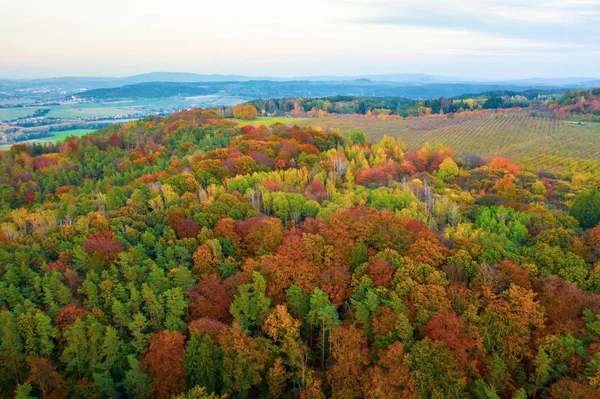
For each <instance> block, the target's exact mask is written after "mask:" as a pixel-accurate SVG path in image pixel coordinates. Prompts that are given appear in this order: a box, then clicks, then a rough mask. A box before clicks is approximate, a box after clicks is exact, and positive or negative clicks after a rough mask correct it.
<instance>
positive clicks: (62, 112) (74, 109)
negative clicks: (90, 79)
mask: <svg viewBox="0 0 600 399" xmlns="http://www.w3.org/2000/svg"><path fill="white" fill-rule="evenodd" d="M247 100H248V99H247V98H244V97H233V96H223V95H209V96H196V97H185V98H183V97H182V98H160V99H147V100H145V99H141V100H122V101H113V102H86V103H73V104H62V105H50V106H45V107H26V108H0V121H12V120H15V119H17V118H22V117H26V116H32V115H33V114H34V113H35V111H36V110H37V109H38V108H48V109H50V112H48V114H46V116H47V117H53V118H67V119H68V118H85V117H98V116H117V115H127V114H131V113H135V112H158V111H162V110H172V109H181V108H187V107H212V106H215V105H226V106H233V105H236V104H240V103H243V102H246V101H247Z"/></svg>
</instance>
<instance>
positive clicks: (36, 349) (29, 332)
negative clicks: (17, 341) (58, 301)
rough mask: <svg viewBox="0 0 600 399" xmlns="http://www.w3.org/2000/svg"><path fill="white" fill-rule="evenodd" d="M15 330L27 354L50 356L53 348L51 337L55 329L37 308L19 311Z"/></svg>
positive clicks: (54, 334) (54, 333)
mask: <svg viewBox="0 0 600 399" xmlns="http://www.w3.org/2000/svg"><path fill="white" fill-rule="evenodd" d="M17 330H18V331H19V335H20V336H21V339H22V341H23V348H24V349H25V353H26V354H27V355H28V356H32V357H50V354H51V353H52V350H53V349H54V342H53V341H52V338H53V337H54V336H56V333H57V331H56V328H55V327H53V326H52V321H51V320H50V318H49V317H48V316H46V315H45V314H44V313H42V312H41V311H39V310H30V311H28V312H26V313H21V314H20V315H19V317H18V318H17Z"/></svg>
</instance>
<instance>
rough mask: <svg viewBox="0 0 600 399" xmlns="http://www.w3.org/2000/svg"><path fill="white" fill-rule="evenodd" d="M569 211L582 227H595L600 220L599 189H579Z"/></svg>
mask: <svg viewBox="0 0 600 399" xmlns="http://www.w3.org/2000/svg"><path fill="white" fill-rule="evenodd" d="M570 211H571V215H572V216H573V217H574V218H575V219H577V220H579V224H580V225H581V227H583V228H584V229H589V228H592V227H595V226H596V225H598V223H599V222H600V191H599V190H598V189H585V190H581V191H580V192H579V193H578V194H577V195H576V196H575V199H574V200H573V205H571V210H570Z"/></svg>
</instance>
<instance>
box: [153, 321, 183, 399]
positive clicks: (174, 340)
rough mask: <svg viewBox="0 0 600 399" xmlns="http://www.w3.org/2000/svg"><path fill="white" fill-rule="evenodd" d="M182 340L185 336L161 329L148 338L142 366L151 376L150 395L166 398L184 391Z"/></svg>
mask: <svg viewBox="0 0 600 399" xmlns="http://www.w3.org/2000/svg"><path fill="white" fill-rule="evenodd" d="M184 342H185V337H184V336H183V335H182V334H181V333H179V332H175V331H161V332H158V333H156V334H154V335H153V336H152V338H151V339H150V348H149V349H148V353H146V356H145V357H144V364H145V366H144V368H145V371H146V373H148V375H149V376H150V378H152V382H151V383H150V393H151V394H152V396H154V397H157V398H165V399H166V398H170V397H171V396H173V395H176V394H180V393H182V392H184V391H185V370H184V367H183V358H184V355H185V349H184Z"/></svg>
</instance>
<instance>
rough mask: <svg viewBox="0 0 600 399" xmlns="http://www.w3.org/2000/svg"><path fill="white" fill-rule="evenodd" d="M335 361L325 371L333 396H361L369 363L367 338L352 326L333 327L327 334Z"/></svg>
mask: <svg viewBox="0 0 600 399" xmlns="http://www.w3.org/2000/svg"><path fill="white" fill-rule="evenodd" d="M329 342H330V343H331V355H332V356H333V358H334V360H335V363H334V364H333V365H332V366H331V367H330V368H329V370H328V371H327V376H328V378H329V381H330V383H331V391H332V396H333V397H334V398H362V397H363V396H364V393H365V391H364V388H365V387H366V386H365V383H366V378H365V377H366V375H367V374H366V373H365V368H366V367H367V366H368V364H369V351H368V349H367V339H366V337H365V336H364V334H363V333H362V331H361V330H360V329H359V328H357V327H354V326H348V327H334V328H333V329H332V330H331V335H330V336H329Z"/></svg>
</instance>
